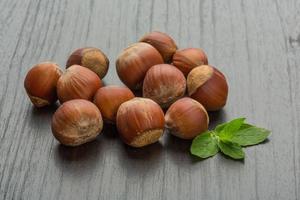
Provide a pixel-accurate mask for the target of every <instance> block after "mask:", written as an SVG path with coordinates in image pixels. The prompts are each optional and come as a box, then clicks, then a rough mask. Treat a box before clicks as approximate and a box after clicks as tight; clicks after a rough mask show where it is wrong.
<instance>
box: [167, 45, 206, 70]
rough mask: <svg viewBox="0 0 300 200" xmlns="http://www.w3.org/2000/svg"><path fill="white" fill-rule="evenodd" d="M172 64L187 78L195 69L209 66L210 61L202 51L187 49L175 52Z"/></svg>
mask: <svg viewBox="0 0 300 200" xmlns="http://www.w3.org/2000/svg"><path fill="white" fill-rule="evenodd" d="M172 64H173V65H174V66H176V67H177V68H178V69H179V70H180V71H182V73H183V74H184V75H185V76H187V75H188V74H189V72H190V71H191V70H192V69H193V68H195V67H198V66H200V65H207V64H208V61H207V56H206V54H205V53H204V51H203V50H202V49H197V48H187V49H181V50H177V51H176V52H175V54H174V56H173V62H172Z"/></svg>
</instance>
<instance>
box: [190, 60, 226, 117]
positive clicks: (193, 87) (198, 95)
mask: <svg viewBox="0 0 300 200" xmlns="http://www.w3.org/2000/svg"><path fill="white" fill-rule="evenodd" d="M187 88H188V94H189V96H190V97H192V98H193V99H195V100H196V101H198V102H200V103H201V104H202V105H203V106H204V107H205V108H206V110H208V111H215V110H219V109H221V108H222V107H223V106H225V104H226V100H227V95H228V85H227V81H226V78H225V76H224V75H223V74H222V72H220V71H219V70H217V69H216V68H214V67H212V66H209V65H202V66H199V67H196V68H194V69H193V70H192V71H191V72H190V73H189V75H188V77H187Z"/></svg>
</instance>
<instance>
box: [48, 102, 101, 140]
mask: <svg viewBox="0 0 300 200" xmlns="http://www.w3.org/2000/svg"><path fill="white" fill-rule="evenodd" d="M102 127H103V121H102V117H101V113H100V111H99V110H98V108H97V107H96V106H95V105H94V104H93V103H91V102H89V101H87V100H83V99H76V100H71V101H68V102H65V103H64V104H62V105H61V106H60V107H59V108H58V109H57V110H56V112H55V113H54V115H53V118H52V125H51V128H52V133H53V135H54V137H55V138H56V139H57V140H58V141H59V142H60V143H62V144H64V145H67V146H78V145H81V144H84V143H86V142H89V141H92V140H94V139H95V138H96V137H97V135H99V133H100V132H101V130H102Z"/></svg>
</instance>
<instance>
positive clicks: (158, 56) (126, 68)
mask: <svg viewBox="0 0 300 200" xmlns="http://www.w3.org/2000/svg"><path fill="white" fill-rule="evenodd" d="M108 68H109V60H108V58H107V57H106V55H105V54H104V53H103V52H102V51H101V50H99V49H97V48H81V49H78V50H76V51H74V52H73V53H72V54H71V55H70V57H69V59H68V61H67V64H66V70H65V72H63V71H62V70H61V69H60V68H59V66H58V65H57V64H55V63H53V62H44V63H39V64H37V65H35V66H34V67H33V68H32V69H31V70H30V71H29V72H28V73H27V75H26V78H25V82H24V86H25V89H26V92H27V94H28V96H29V98H30V100H31V102H32V103H33V104H34V105H35V106H36V107H44V106H47V105H50V104H54V103H55V102H56V101H57V99H58V100H59V102H60V104H61V105H60V107H59V108H58V109H57V110H56V112H55V113H54V115H53V118H52V126H51V127H52V132H53V135H54V137H55V138H56V139H57V140H58V141H59V142H60V143H62V144H64V145H68V146H77V145H81V144H83V143H86V142H89V141H92V140H94V139H95V138H96V137H97V136H98V135H99V134H100V133H101V130H102V128H103V121H104V122H106V123H112V124H116V126H117V129H118V132H119V135H120V138H121V139H122V140H123V141H124V142H125V143H126V144H128V145H130V146H133V147H143V146H146V145H149V144H152V143H155V142H157V141H158V140H159V138H160V137H161V136H162V134H163V132H164V129H165V128H166V129H169V132H170V133H171V134H173V135H174V136H177V137H179V138H182V139H193V138H194V137H196V136H197V135H199V134H201V133H203V132H205V131H206V130H207V129H208V124H209V117H208V114H207V111H215V110H219V109H221V108H222V107H223V106H224V105H225V104H226V100H227V94H228V85H227V82H226V78H225V76H224V75H223V74H222V73H221V72H220V71H219V70H218V69H216V68H215V67H212V66H210V65H208V60H207V56H206V54H205V53H204V51H203V50H202V49H198V48H187V49H181V50H178V49H177V46H176V44H175V42H174V40H173V39H172V38H171V37H170V36H169V35H167V34H165V33H161V32H151V33H148V34H146V35H145V36H143V37H142V38H141V39H140V40H139V42H137V43H135V44H132V45H130V46H129V47H127V48H126V49H124V50H123V51H122V52H121V54H120V55H119V56H118V58H117V61H116V70H117V74H118V76H119V78H120V79H121V81H122V82H123V83H124V84H125V85H126V86H127V87H125V86H104V85H103V83H102V81H101V80H102V79H103V78H104V76H105V75H106V74H107V72H108ZM139 90H140V91H142V97H135V93H136V91H139ZM164 111H165V113H164Z"/></svg>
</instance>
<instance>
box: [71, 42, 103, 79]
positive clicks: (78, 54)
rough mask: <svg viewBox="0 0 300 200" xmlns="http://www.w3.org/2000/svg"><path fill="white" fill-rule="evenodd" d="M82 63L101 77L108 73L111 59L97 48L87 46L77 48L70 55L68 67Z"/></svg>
mask: <svg viewBox="0 0 300 200" xmlns="http://www.w3.org/2000/svg"><path fill="white" fill-rule="evenodd" d="M72 65H81V66H83V67H86V68H88V69H90V70H92V71H93V72H95V73H96V74H97V75H98V76H99V77H100V79H103V78H104V76H105V75H106V73H107V71H108V67H109V60H108V58H107V57H106V55H105V54H104V53H103V52H102V51H101V50H100V49H97V48H94V47H85V48H80V49H77V50H75V51H74V52H73V53H72V54H71V55H70V57H69V59H68V61H67V64H66V67H67V68H68V67H71V66H72Z"/></svg>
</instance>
